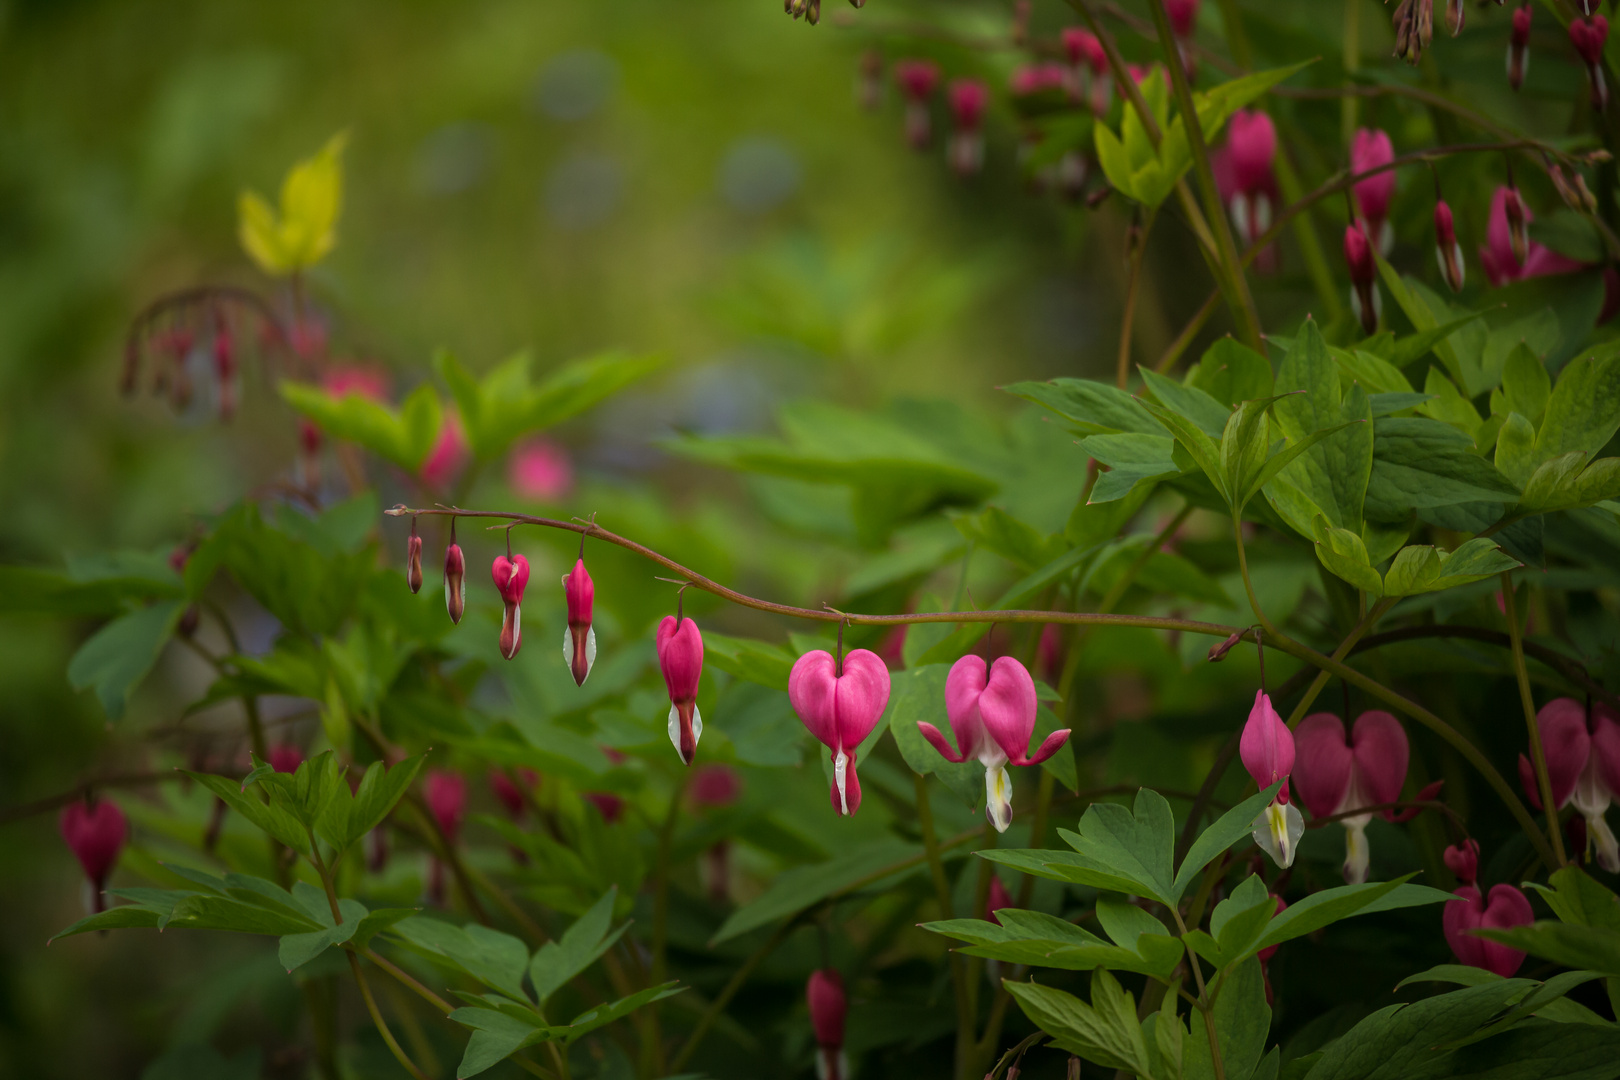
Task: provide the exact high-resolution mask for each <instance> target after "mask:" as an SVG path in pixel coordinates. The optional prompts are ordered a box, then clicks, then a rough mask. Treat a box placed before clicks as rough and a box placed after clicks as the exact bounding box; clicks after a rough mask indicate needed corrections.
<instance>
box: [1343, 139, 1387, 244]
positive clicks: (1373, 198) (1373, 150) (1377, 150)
mask: <svg viewBox="0 0 1620 1080" xmlns="http://www.w3.org/2000/svg"><path fill="white" fill-rule="evenodd" d="M1394 160H1395V147H1394V146H1393V145H1392V144H1391V143H1390V141H1389V133H1388V132H1386V131H1380V130H1377V129H1374V128H1362V129H1360V130H1359V131H1357V132H1356V135H1355V138H1354V139H1353V140H1352V141H1351V143H1350V171H1351V172H1352V173H1355V174H1358V175H1359V174H1361V173H1364V172H1368V171H1370V170H1372V169H1376V168H1378V167H1380V166H1382V165H1388V164H1389V163H1390V162H1392V161H1394ZM1353 191H1354V194H1355V202H1356V207H1357V209H1358V210H1359V211H1360V213H1361V217H1362V220H1363V221H1365V222H1366V223H1367V235H1368V236H1369V237H1370V238H1371V239H1372V240H1373V241H1374V243H1376V244H1377V246H1378V253H1379V254H1380V255H1388V254H1389V251H1390V248H1392V247H1394V246H1395V232H1394V230H1393V229H1391V228H1390V225H1389V202H1390V200H1391V199H1392V198H1394V197H1395V172H1394V170H1393V169H1390V170H1386V171H1384V172H1381V173H1379V174H1378V175H1377V176H1369V177H1368V178H1367V179H1365V180H1362V181H1360V182H1358V183H1357V184H1356V186H1355V188H1354V189H1353Z"/></svg>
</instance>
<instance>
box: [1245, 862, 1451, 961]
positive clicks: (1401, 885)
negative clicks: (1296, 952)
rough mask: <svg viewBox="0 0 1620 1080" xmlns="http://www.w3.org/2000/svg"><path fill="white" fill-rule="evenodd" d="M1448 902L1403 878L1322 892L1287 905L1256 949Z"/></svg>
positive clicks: (1440, 894) (1442, 895) (1446, 897)
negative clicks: (1344, 922)
mask: <svg viewBox="0 0 1620 1080" xmlns="http://www.w3.org/2000/svg"><path fill="white" fill-rule="evenodd" d="M1410 876H1411V875H1407V877H1410ZM1450 899H1452V895H1451V894H1450V893H1448V892H1441V891H1440V890H1439V889H1431V888H1429V887H1428V886H1427V885H1410V884H1407V883H1406V878H1397V879H1396V880H1394V881H1369V882H1364V883H1362V884H1360V885H1340V886H1338V887H1337V888H1332V889H1323V890H1321V891H1320V892H1314V893H1312V894H1311V895H1309V896H1307V897H1305V899H1303V900H1300V901H1298V902H1296V903H1294V904H1291V905H1289V907H1288V908H1287V910H1285V911H1283V912H1282V914H1280V915H1278V916H1277V917H1276V918H1274V919H1272V920H1271V923H1270V925H1269V926H1267V928H1266V932H1265V933H1264V934H1263V935H1261V937H1260V940H1259V942H1258V943H1257V944H1256V946H1255V948H1256V950H1258V949H1264V948H1267V947H1269V946H1271V945H1280V944H1281V943H1283V942H1285V941H1292V940H1293V939H1294V938H1297V937H1303V936H1305V935H1306V934H1311V933H1315V932H1316V931H1317V930H1320V929H1322V927H1324V926H1328V925H1330V924H1332V923H1336V922H1338V921H1339V920H1340V919H1347V918H1349V917H1350V916H1352V915H1370V914H1373V913H1374V912H1379V911H1393V910H1396V909H1398V908H1407V907H1419V906H1421V905H1423V904H1441V903H1445V902H1446V901H1448V900H1450Z"/></svg>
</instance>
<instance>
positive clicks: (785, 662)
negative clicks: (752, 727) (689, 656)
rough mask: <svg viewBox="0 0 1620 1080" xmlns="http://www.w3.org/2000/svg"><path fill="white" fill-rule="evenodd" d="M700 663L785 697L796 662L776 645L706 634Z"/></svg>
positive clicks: (706, 632)
mask: <svg viewBox="0 0 1620 1080" xmlns="http://www.w3.org/2000/svg"><path fill="white" fill-rule="evenodd" d="M703 659H704V662H705V663H710V664H713V665H714V666H715V667H717V668H719V669H720V670H721V671H724V672H726V673H727V674H729V675H735V676H736V677H737V678H739V679H747V680H748V681H749V682H753V683H758V684H760V685H761V686H769V687H771V688H772V689H774V690H781V691H783V692H784V693H785V692H786V691H787V686H788V675H790V674H791V673H792V671H793V661H794V660H795V659H796V658H795V657H794V655H793V654H792V653H790V652H788V651H787V650H786V649H784V648H782V647H781V646H779V645H770V644H767V643H766V642H763V641H755V640H754V639H753V638H739V637H731V636H729V635H727V634H721V633H717V632H715V631H712V630H706V631H704V634H703Z"/></svg>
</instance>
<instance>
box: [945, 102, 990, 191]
mask: <svg viewBox="0 0 1620 1080" xmlns="http://www.w3.org/2000/svg"><path fill="white" fill-rule="evenodd" d="M989 100H990V91H989V90H987V89H985V85H984V83H982V82H980V81H978V80H977V79H957V80H956V81H955V82H954V83H952V84H951V91H950V105H951V117H952V119H953V120H954V121H955V128H954V130H952V132H951V141H950V145H949V147H948V148H947V149H946V157H947V159H948V160H949V161H950V164H951V168H952V169H954V170H955V171H956V173H957V175H959V176H971V175H973V174H974V173H976V172H978V171H979V169H980V168H982V167H983V165H984V132H983V131H981V130H980V125H981V124H982V122H983V120H984V107H985V103H986V102H988V101H989Z"/></svg>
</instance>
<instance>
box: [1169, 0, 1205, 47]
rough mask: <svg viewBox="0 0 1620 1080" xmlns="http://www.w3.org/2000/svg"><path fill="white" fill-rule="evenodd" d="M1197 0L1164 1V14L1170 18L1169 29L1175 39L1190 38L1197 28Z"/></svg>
mask: <svg viewBox="0 0 1620 1080" xmlns="http://www.w3.org/2000/svg"><path fill="white" fill-rule="evenodd" d="M1198 3H1199V0H1165V4H1164V13H1165V15H1167V16H1169V18H1170V29H1171V30H1173V31H1175V35H1176V37H1179V38H1188V37H1192V35H1193V31H1194V30H1196V29H1197V28H1198Z"/></svg>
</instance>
